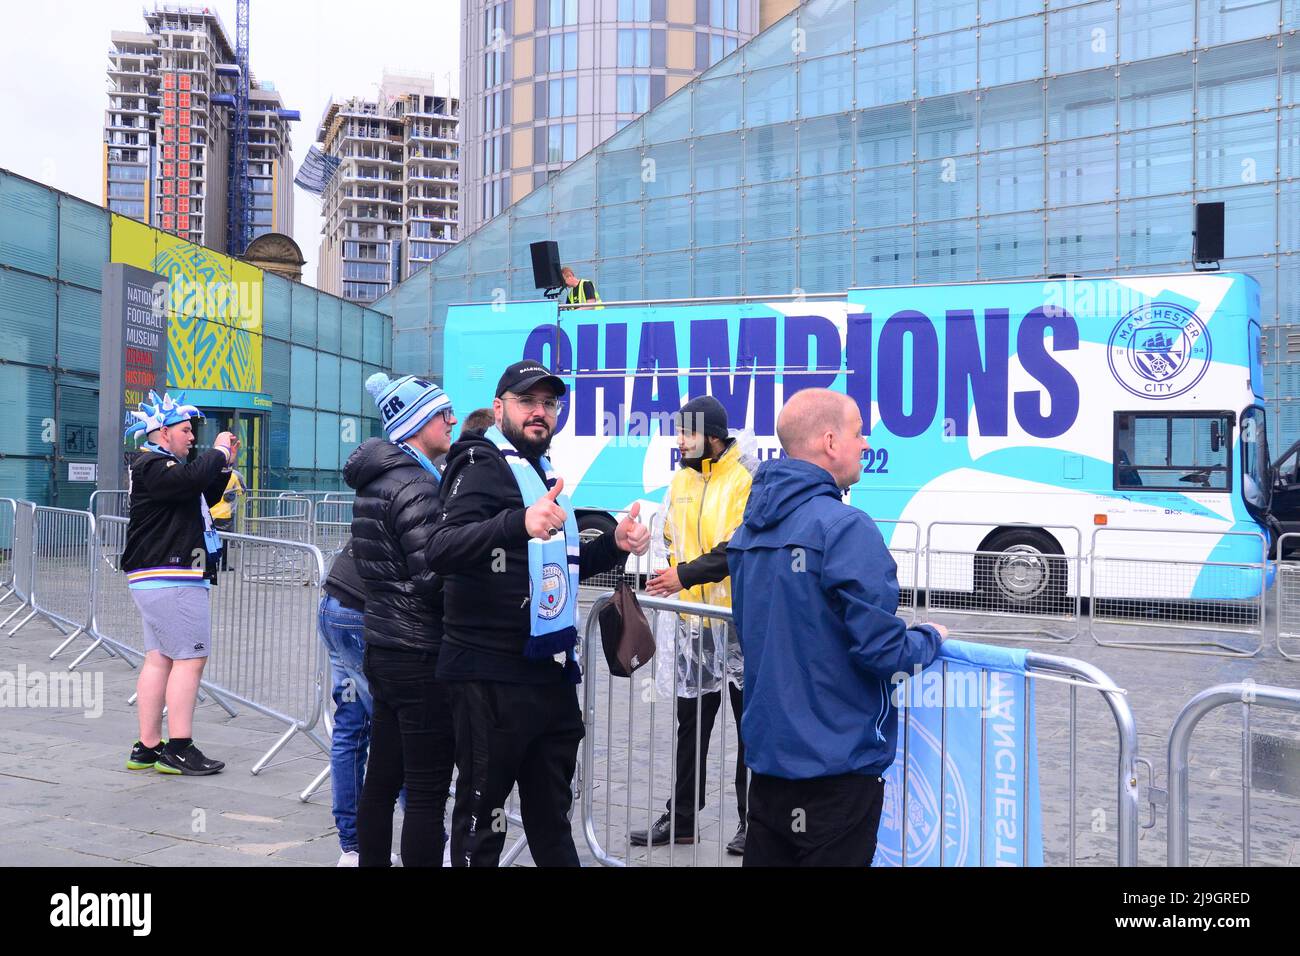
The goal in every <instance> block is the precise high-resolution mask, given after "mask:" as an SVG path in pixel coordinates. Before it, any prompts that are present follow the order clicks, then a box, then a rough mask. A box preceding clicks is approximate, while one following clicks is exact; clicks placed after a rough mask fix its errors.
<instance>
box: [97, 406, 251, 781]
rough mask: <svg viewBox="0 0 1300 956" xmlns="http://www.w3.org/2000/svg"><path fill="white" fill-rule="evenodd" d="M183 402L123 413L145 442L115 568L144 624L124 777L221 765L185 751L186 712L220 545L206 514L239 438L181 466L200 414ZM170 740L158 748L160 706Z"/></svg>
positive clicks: (189, 739) (189, 715)
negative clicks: (135, 735) (134, 735)
mask: <svg viewBox="0 0 1300 956" xmlns="http://www.w3.org/2000/svg"><path fill="white" fill-rule="evenodd" d="M184 400H185V396H184V395H180V396H179V397H178V398H177V399H173V398H172V396H170V395H164V396H163V398H162V399H159V398H158V396H157V395H156V394H154V393H153V392H150V393H149V401H148V402H141V403H140V410H139V411H136V412H132V413H131V414H132V415H134V416H135V418H136V419H137V421H136V422H135V423H134V424H133V425H132V426H131V427H130V428H128V429H127V435H128V436H131V435H133V434H134V435H147V436H148V441H147V442H145V444H144V447H143V448H142V450H141V454H140V456H139V457H138V458H137V459H136V460H135V461H134V462H133V463H132V464H131V472H130V483H131V520H130V523H129V524H128V525H127V529H126V546H125V547H124V548H123V549H122V561H121V568H122V570H123V571H125V572H126V576H127V580H128V582H129V584H130V588H131V596H132V597H133V598H134V599H135V604H136V607H138V608H139V609H140V617H141V619H142V622H143V631H144V647H145V659H144V663H143V664H142V665H141V667H140V678H139V680H138V681H137V683H136V708H135V709H136V713H137V716H138V717H139V719H140V739H139V740H137V741H136V742H135V746H133V747H132V748H131V756H130V757H128V758H127V762H126V766H127V768H128V769H130V770H148V769H156V770H158V772H159V773H168V774H184V775H187V776H207V775H208V774H213V773H217V772H219V771H220V770H221V769H222V768H223V767H225V764H224V763H222V762H221V761H220V760H209V759H208V758H207V757H205V756H204V755H203V753H202V752H201V751H200V750H199V748H198V747H196V746H194V739H193V720H194V703H195V700H196V698H197V697H198V691H199V680H200V679H201V678H202V676H203V666H204V664H206V663H207V659H208V647H209V644H210V642H211V639H212V627H211V617H210V604H209V595H208V588H209V587H210V586H211V582H212V581H213V580H214V579H215V578H216V571H217V562H216V558H217V553H218V551H219V549H220V539H219V538H218V536H217V532H216V531H215V530H213V527H212V514H211V512H210V511H209V509H210V508H211V506H212V505H214V504H216V503H217V502H218V501H220V500H221V495H222V492H224V491H225V489H226V484H227V482H228V481H229V479H230V469H231V467H232V466H233V465H234V462H235V458H236V456H237V455H238V454H239V439H237V438H236V437H235V436H234V435H232V434H231V433H230V432H222V433H221V434H220V435H218V436H217V440H216V442H214V447H213V448H212V449H211V450H210V451H206V452H204V453H203V454H201V455H199V456H198V457H197V458H195V459H194V461H192V462H190V463H188V464H187V463H186V461H185V458H186V456H187V455H188V454H189V451H190V448H191V447H192V446H193V444H194V429H193V426H192V425H191V424H190V422H191V420H193V419H196V418H202V417H203V413H202V412H200V411H199V410H198V409H197V408H195V407H194V406H193V405H186V404H184ZM164 705H166V707H167V724H168V729H169V730H170V732H171V739H169V740H167V741H166V742H164V741H163V739H162V718H163V706H164Z"/></svg>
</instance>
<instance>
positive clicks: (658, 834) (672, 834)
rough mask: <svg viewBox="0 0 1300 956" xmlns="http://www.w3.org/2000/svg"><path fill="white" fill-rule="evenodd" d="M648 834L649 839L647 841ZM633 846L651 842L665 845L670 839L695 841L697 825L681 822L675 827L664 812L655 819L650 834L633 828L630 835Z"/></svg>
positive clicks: (680, 841)
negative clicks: (684, 824) (683, 824)
mask: <svg viewBox="0 0 1300 956" xmlns="http://www.w3.org/2000/svg"><path fill="white" fill-rule="evenodd" d="M647 836H648V837H649V841H647ZM629 839H630V840H631V841H632V845H633V846H645V845H646V843H647V842H651V843H652V844H653V845H654V846H665V845H667V844H668V842H669V841H672V842H673V843H694V842H695V825H694V824H693V823H688V824H686V826H682V825H681V823H680V822H679V823H678V824H677V826H676V828H674V827H673V826H672V825H671V820H670V818H669V816H668V814H666V813H665V814H664V815H663V816H661V817H660V818H659V819H658V820H656V821H655V823H654V826H652V827H651V828H650V832H649V834H647V833H646V831H645V830H633V831H632V833H631V834H630V836H629Z"/></svg>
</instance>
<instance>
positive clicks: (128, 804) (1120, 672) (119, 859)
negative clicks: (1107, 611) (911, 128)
mask: <svg viewBox="0 0 1300 956" xmlns="http://www.w3.org/2000/svg"><path fill="white" fill-rule="evenodd" d="M10 603H11V605H12V602H10ZM0 610H4V608H3V607H0ZM941 619H943V620H947V621H955V620H962V621H963V622H964V623H966V624H967V625H969V626H970V628H971V633H969V634H964V635H962V636H964V637H968V638H971V639H974V638H976V637H977V636H978V634H980V633H982V632H985V631H987V630H988V629H989V628H991V627H994V626H1005V625H1006V621H1005V620H1002V621H997V622H990V621H988V620H980V619H975V618H968V619H955V618H952V617H951V616H948V617H944V618H941ZM1106 633H1110V634H1114V635H1146V634H1149V633H1150V629H1149V628H1141V629H1139V628H1127V629H1124V628H1109V629H1107V631H1106ZM61 639H62V638H61V635H60V633H59V632H58V631H57V630H55V628H54V627H52V626H51V625H50V624H48V623H46V622H45V621H43V620H39V619H38V620H34V621H32V622H31V623H30V624H28V625H27V626H26V627H25V628H24V629H23V630H22V631H20V632H19V634H18V635H17V636H15V637H12V638H11V637H8V636H5V635H3V634H0V672H10V673H13V672H16V671H17V669H18V668H19V667H20V666H23V667H25V668H26V670H27V673H28V674H32V673H36V672H42V673H46V674H49V673H51V672H61V671H63V669H64V668H65V667H66V664H67V662H68V661H70V660H71V659H72V657H73V656H74V653H75V651H70V652H68V653H66V654H65V655H63V656H61V657H60V658H59V659H58V660H57V661H55V662H53V663H52V662H50V661H49V660H48V656H47V655H48V654H49V652H50V651H51V650H53V649H54V647H56V646H57V645H58V644H59V643H60V641H61ZM1012 643H1014V640H1013V641H1012ZM84 646H85V645H84V644H78V645H77V648H78V649H79V648H81V647H84ZM1023 646H1029V647H1032V648H1033V649H1036V650H1043V651H1046V652H1049V653H1055V654H1060V655H1063V656H1070V657H1077V658H1079V659H1081V660H1085V661H1088V662H1090V663H1092V664H1094V665H1096V666H1098V667H1100V668H1101V669H1102V670H1104V671H1105V672H1106V673H1107V674H1109V675H1110V677H1111V678H1113V679H1114V681H1115V682H1116V683H1117V684H1118V685H1119V686H1120V687H1123V688H1125V689H1126V690H1127V691H1128V700H1129V703H1130V706H1131V707H1132V710H1133V713H1134V716H1135V718H1136V722H1137V727H1138V731H1139V748H1140V749H1139V752H1140V753H1141V754H1142V755H1143V756H1145V757H1147V758H1148V759H1150V760H1151V761H1152V762H1153V763H1154V764H1155V766H1156V775H1157V777H1156V782H1157V785H1158V786H1161V787H1163V786H1165V785H1166V780H1165V770H1164V767H1165V755H1164V747H1165V742H1166V739H1167V735H1168V732H1169V729H1170V726H1171V725H1172V723H1173V719H1174V717H1175V715H1176V714H1177V712H1178V710H1179V708H1180V707H1181V706H1182V705H1183V703H1184V702H1185V701H1186V700H1187V699H1188V698H1190V697H1191V696H1192V695H1193V694H1194V693H1196V692H1197V691H1199V690H1201V689H1203V688H1205V687H1208V686H1210V685H1212V684H1215V683H1220V682H1225V681H1236V680H1243V679H1246V678H1252V679H1254V680H1255V681H1256V682H1257V683H1260V684H1268V683H1275V684H1280V685H1283V686H1290V687H1300V663H1293V662H1288V661H1286V660H1284V659H1283V658H1282V657H1281V655H1279V654H1278V653H1277V651H1276V649H1275V648H1274V647H1273V646H1272V641H1271V638H1270V639H1269V641H1268V642H1267V646H1266V647H1265V649H1264V650H1263V652H1262V653H1261V654H1260V655H1258V656H1257V657H1255V658H1252V659H1228V658H1220V657H1203V656H1188V655H1179V654H1174V653H1170V652H1163V651H1162V652H1152V651H1136V650H1131V649H1117V648H1108V647H1099V646H1097V645H1096V644H1095V643H1094V642H1093V641H1092V640H1091V638H1090V637H1089V636H1088V635H1087V634H1082V635H1080V636H1078V637H1076V638H1075V639H1074V640H1073V641H1072V642H1071V643H1068V644H1028V645H1023ZM595 670H596V671H597V673H596V674H595V675H593V679H594V685H593V686H594V692H595V698H596V700H597V714H598V719H597V721H596V726H595V728H594V732H593V750H594V754H595V764H594V774H593V777H594V779H593V781H592V793H593V798H594V801H595V810H596V814H595V822H594V825H593V833H594V835H595V837H596V839H597V840H598V841H599V843H600V845H602V846H604V847H607V848H609V850H610V852H612V853H613V854H614V855H615V856H617V857H624V856H627V857H628V858H629V860H630V861H631V862H647V855H646V851H645V850H635V849H631V848H629V847H628V846H627V842H626V832H627V829H628V828H629V825H630V827H631V828H632V829H636V828H639V827H644V826H645V825H646V824H647V823H648V822H649V821H651V820H652V819H653V818H654V816H657V815H658V813H659V812H660V811H661V807H662V804H663V802H664V800H665V799H666V798H667V790H666V787H667V781H668V775H667V773H666V769H667V766H668V759H669V755H670V754H671V750H670V749H669V748H670V745H671V741H670V736H669V735H670V724H669V709H668V707H667V706H666V705H665V704H664V703H662V702H661V703H659V704H657V705H655V706H654V718H653V719H654V723H653V725H652V724H651V703H650V702H649V700H648V699H643V697H648V696H649V695H645V694H643V693H642V688H641V686H640V685H639V684H638V686H637V688H635V689H634V690H630V689H629V682H628V681H626V680H620V679H611V678H609V677H608V676H607V674H606V673H605V671H604V668H603V666H601V667H598V668H595ZM78 673H83V674H89V675H91V679H92V680H93V681H94V680H98V681H102V697H101V703H102V714H100V715H99V716H92V717H87V716H84V715H83V712H82V710H81V709H77V710H73V709H57V708H50V707H21V706H19V707H11V706H3V707H0V865H5V866H19V865H37V866H53V865H67V866H118V865H126V866H177V865H181V866H184V865H188V866H194V865H200V866H302V865H309V866H332V865H333V864H334V863H335V861H336V860H337V858H338V853H339V848H338V842H337V837H336V834H335V831H334V826H333V819H332V816H331V813H330V808H329V789H328V785H326V787H324V788H323V789H322V790H321V791H320V792H318V793H317V794H315V795H314V796H313V797H312V798H311V799H310V800H309V801H308V802H306V803H304V802H302V801H300V800H299V794H300V792H301V791H302V790H303V789H304V788H305V787H306V786H307V785H308V784H309V783H310V782H311V780H312V779H313V778H315V777H316V776H317V774H318V773H319V772H320V770H321V769H322V768H323V767H325V766H326V759H325V755H324V754H322V753H321V752H320V751H319V749H318V748H317V747H316V745H315V744H313V743H311V742H310V741H309V740H307V739H306V738H305V737H302V736H297V737H295V738H294V739H293V740H292V741H291V742H290V743H289V744H288V745H287V746H286V747H285V749H284V750H283V751H282V752H281V753H280V754H279V756H278V757H277V758H276V760H275V761H274V762H273V763H272V765H271V766H270V767H269V768H268V769H266V770H264V771H263V772H262V773H261V774H259V775H257V776H253V775H251V774H250V773H249V768H250V767H251V766H252V764H253V763H254V762H255V761H256V760H257V759H258V757H260V756H261V755H262V754H263V753H264V752H265V751H266V750H267V749H268V748H270V747H271V745H272V744H273V743H274V742H275V740H276V739H277V738H278V737H279V736H280V735H281V733H282V732H283V727H282V725H279V724H277V723H276V722H274V721H272V720H270V719H268V718H265V717H262V716H259V715H257V714H253V713H248V712H241V713H240V714H239V715H238V716H236V717H234V718H231V717H229V716H228V715H227V714H226V713H225V712H224V711H223V710H221V708H220V707H218V706H217V705H216V704H215V703H214V702H213V701H211V700H209V701H207V702H205V703H202V704H200V706H199V708H198V712H197V715H196V739H197V741H198V742H199V744H200V746H202V747H203V748H204V750H205V751H206V752H208V753H209V754H211V755H213V756H216V757H218V758H220V759H223V760H225V761H226V762H227V765H228V766H227V769H226V771H225V772H223V773H221V774H217V775H215V776H212V777H202V778H177V777H167V776H163V775H160V774H157V773H154V772H152V771H144V772H138V771H137V772H133V771H128V770H126V769H125V759H126V753H127V751H128V749H129V747H130V745H131V742H132V741H133V740H134V739H135V736H136V722H135V714H134V710H133V709H132V708H131V707H129V706H128V705H127V704H126V700H127V698H128V697H129V696H130V694H131V693H132V691H133V690H134V684H135V674H136V672H135V671H134V670H132V669H130V668H129V667H127V666H126V665H125V664H124V663H123V662H121V661H120V660H114V659H108V658H106V657H103V656H102V655H100V654H98V653H97V654H96V655H95V656H94V657H92V658H91V659H90V660H88V661H87V662H86V663H85V664H84V665H82V667H81V668H79V669H78ZM642 673H645V672H642ZM1037 700H1038V709H1037V728H1038V734H1037V737H1038V739H1037V744H1038V753H1039V762H1040V786H1041V791H1042V804H1043V817H1044V843H1045V855H1046V859H1047V862H1048V863H1049V864H1064V863H1065V862H1066V859H1067V847H1068V834H1069V830H1070V828H1069V821H1068V819H1067V817H1068V812H1067V810H1066V808H1067V806H1068V792H1067V776H1066V746H1065V745H1066V740H1067V736H1068V735H1067V727H1068V724H1067V720H1066V714H1067V700H1068V689H1067V688H1065V687H1062V686H1061V685H1057V684H1051V683H1040V684H1039V685H1038V688H1037ZM611 708H612V709H611ZM629 712H630V713H631V714H632V719H633V721H634V724H633V735H632V736H633V740H635V741H639V742H642V743H637V744H635V745H634V746H632V747H629V746H628V739H627V734H626V730H625V727H626V721H627V719H628V714H629ZM611 717H612V720H611ZM724 728H725V730H724ZM611 729H612V731H613V732H612V734H611V733H610V731H611ZM1253 730H1254V732H1255V733H1264V734H1272V735H1276V736H1278V737H1282V738H1284V739H1287V740H1289V741H1291V742H1292V743H1293V744H1300V715H1290V714H1280V713H1277V712H1269V711H1265V710H1263V709H1259V708H1257V709H1256V711H1255V715H1254V718H1253ZM651 731H652V732H653V735H654V737H655V739H656V740H658V741H659V745H658V748H657V750H656V752H655V758H654V759H655V766H654V768H651V766H650V750H649V748H648V747H645V746H644V745H643V742H644V741H645V740H648V739H649V737H648V734H649V732H651ZM724 733H725V735H726V753H725V755H724V753H723V740H722V738H723V734H724ZM1077 738H1078V764H1077V766H1078V792H1077V796H1076V816H1075V830H1076V834H1077V844H1076V861H1077V863H1078V864H1079V865H1084V866H1105V865H1113V863H1114V861H1115V858H1116V856H1115V854H1116V842H1115V841H1116V837H1115V826H1114V824H1115V820H1114V810H1115V802H1116V800H1115V789H1116V785H1115V779H1116V753H1117V751H1116V745H1115V730H1114V722H1113V719H1112V718H1111V716H1110V714H1109V711H1108V710H1107V708H1106V707H1105V705H1104V704H1103V703H1102V702H1101V701H1100V698H1099V696H1098V695H1094V694H1092V693H1090V692H1080V694H1079V697H1078V727H1077ZM1241 743H1242V740H1241V722H1240V709H1239V708H1224V709H1221V710H1220V711H1218V712H1216V713H1215V714H1212V715H1211V716H1210V717H1209V718H1207V719H1206V720H1205V721H1204V722H1203V723H1202V725H1201V728H1200V729H1199V730H1198V731H1197V733H1196V735H1195V737H1194V740H1193V747H1192V781H1191V786H1192V795H1193V797H1192V804H1191V807H1192V827H1191V835H1192V841H1191V843H1192V855H1191V862H1192V864H1193V865H1232V864H1236V863H1239V862H1240V859H1241V798H1240V783H1241V750H1242V747H1241ZM734 752H735V727H734V723H733V722H732V720H731V717H730V715H728V716H727V718H726V720H724V719H723V717H722V715H719V719H718V721H717V724H716V726H715V729H714V737H713V740H712V741H711V744H710V757H709V766H708V769H707V772H706V784H705V786H704V800H705V804H706V809H705V810H704V811H702V812H701V815H700V827H701V843H700V844H699V845H698V846H694V847H692V846H676V847H672V848H671V850H670V848H663V847H661V848H656V849H655V850H654V851H653V854H652V855H651V856H650V857H649V859H648V861H649V862H650V863H651V864H652V865H666V864H667V863H668V862H669V855H670V852H671V856H672V863H673V864H674V865H690V864H691V863H698V864H699V865H717V864H718V863H719V862H721V863H723V864H724V865H732V866H734V865H738V864H739V860H738V859H736V858H734V857H728V856H725V855H724V854H723V853H722V852H721V844H724V843H725V842H726V841H727V840H728V839H730V837H731V835H732V833H733V832H734V830H735V825H736V821H737V815H736V811H735V795H734V793H733V787H732V784H731V777H732V769H731V764H732V762H733V761H734ZM652 776H653V780H652V779H651V778H652ZM1144 776H1145V775H1142V777H1143V779H1141V784H1142V787H1143V793H1144V795H1145V793H1146V789H1145V788H1146V780H1145V779H1144ZM1149 817H1150V814H1149V812H1148V811H1147V810H1146V809H1145V808H1144V809H1143V813H1142V822H1144V823H1146V822H1148V819H1149ZM398 821H399V822H400V811H399V813H398ZM511 832H512V835H513V834H516V833H517V832H518V829H517V828H512V831H511ZM574 837H575V843H576V845H577V846H578V850H579V854H580V857H581V858H582V862H583V863H584V865H596V859H595V857H594V856H593V854H592V852H591V850H590V849H589V848H588V845H587V841H586V839H585V838H584V835H583V829H582V817H581V813H580V812H578V810H577V809H576V808H575V814H574ZM1251 840H1252V842H1251V847H1252V854H1253V862H1254V863H1255V864H1257V865H1279V866H1288V865H1289V866H1300V799H1297V798H1296V797H1295V796H1288V795H1285V794H1277V793H1271V792H1267V791H1264V790H1262V789H1259V788H1258V787H1257V789H1256V791H1255V792H1254V799H1253V805H1252V838H1251ZM1164 859H1165V820H1164V815H1163V811H1161V812H1160V813H1159V814H1157V815H1156V817H1155V821H1154V826H1152V827H1151V828H1149V829H1143V830H1142V831H1141V833H1140V842H1139V861H1140V863H1141V864H1142V865H1146V866H1155V865H1162V864H1163V862H1164ZM519 863H521V864H523V865H529V864H530V863H531V860H530V859H529V857H528V854H527V852H526V851H525V852H524V853H523V854H522V856H521V857H520V859H519Z"/></svg>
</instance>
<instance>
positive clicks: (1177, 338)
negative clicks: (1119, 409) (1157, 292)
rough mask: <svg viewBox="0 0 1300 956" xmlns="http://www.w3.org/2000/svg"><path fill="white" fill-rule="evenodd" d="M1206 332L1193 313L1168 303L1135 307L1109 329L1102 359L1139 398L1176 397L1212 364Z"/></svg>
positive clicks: (1125, 386)
mask: <svg viewBox="0 0 1300 956" xmlns="http://www.w3.org/2000/svg"><path fill="white" fill-rule="evenodd" d="M1210 354H1211V349H1210V335H1209V332H1208V331H1207V330H1206V328H1205V323H1204V322H1202V321H1201V319H1200V317H1199V316H1197V314H1196V313H1195V312H1193V311H1192V310H1191V309H1188V308H1186V307H1185V306H1181V305H1176V304H1175V303H1172V302H1150V303H1148V304H1146V305H1142V306H1138V307H1137V308H1136V309H1134V310H1133V311H1131V312H1129V313H1128V315H1126V316H1124V318H1123V319H1121V320H1120V321H1119V324H1117V325H1116V326H1115V328H1114V329H1113V330H1112V331H1111V333H1110V341H1109V343H1108V344H1107V348H1106V360H1107V362H1108V363H1109V364H1110V373H1111V374H1112V375H1114V376H1115V380H1116V381H1117V382H1119V383H1120V384H1121V385H1123V386H1124V388H1125V389H1127V390H1128V391H1130V392H1132V393H1133V394H1134V395H1136V396H1138V397H1139V398H1153V399H1166V398H1175V397H1177V396H1179V395H1182V394H1183V393H1184V392H1186V391H1188V390H1189V389H1191V388H1193V387H1194V386H1195V385H1196V383H1197V382H1199V381H1200V380H1201V378H1202V376H1204V375H1205V370H1206V369H1207V368H1209V367H1210Z"/></svg>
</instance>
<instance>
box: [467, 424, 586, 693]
mask: <svg viewBox="0 0 1300 956" xmlns="http://www.w3.org/2000/svg"><path fill="white" fill-rule="evenodd" d="M483 436H484V437H485V438H486V439H487V440H488V441H490V442H492V443H493V444H495V445H496V446H497V450H498V451H500V452H501V454H502V456H503V457H504V458H505V460H506V463H507V464H509V465H510V472H511V474H513V475H514V476H515V483H516V484H517V485H518V486H519V494H520V497H522V498H523V500H524V507H526V508H527V507H530V506H532V505H533V504H534V503H536V501H537V500H538V499H539V498H541V497H542V496H543V495H545V494H546V493H547V491H548V490H549V489H550V488H551V487H553V486H554V485H555V481H556V475H555V472H554V471H552V469H551V463H550V461H548V460H547V459H546V458H545V457H543V458H542V459H541V466H542V470H543V471H544V472H545V473H546V481H545V482H543V481H542V479H541V476H539V475H538V474H537V470H536V469H535V468H534V467H533V465H532V463H531V462H530V461H529V460H528V459H527V458H525V457H524V456H523V455H521V454H519V452H518V451H517V450H516V449H515V446H514V445H512V444H511V443H510V441H509V440H508V439H507V438H506V436H505V435H503V434H502V433H501V429H499V428H497V427H496V426H495V425H493V426H492V427H491V428H489V429H487V431H485V432H484V433H483ZM556 503H557V504H558V505H559V506H560V507H561V508H563V509H564V511H565V513H566V517H565V519H564V536H563V537H560V536H558V535H557V536H555V537H554V538H552V539H551V540H549V541H538V540H537V539H535V538H530V539H529V541H528V593H529V607H530V610H531V617H532V625H531V628H530V631H529V637H528V643H527V644H525V645H524V656H525V657H528V658H532V659H533V660H542V659H545V658H547V657H554V656H555V655H556V654H560V653H563V654H564V655H565V658H566V662H565V672H566V673H567V674H568V675H569V679H570V680H572V681H573V682H574V683H577V682H578V681H579V680H580V679H581V671H580V670H579V668H578V661H577V657H576V655H575V654H574V647H575V646H576V644H577V643H578V628H577V609H578V563H579V552H578V523H577V522H576V521H575V520H574V518H573V504H572V503H571V502H570V501H569V496H568V495H565V494H561V495H560V496H559V497H558V498H557V499H556Z"/></svg>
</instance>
